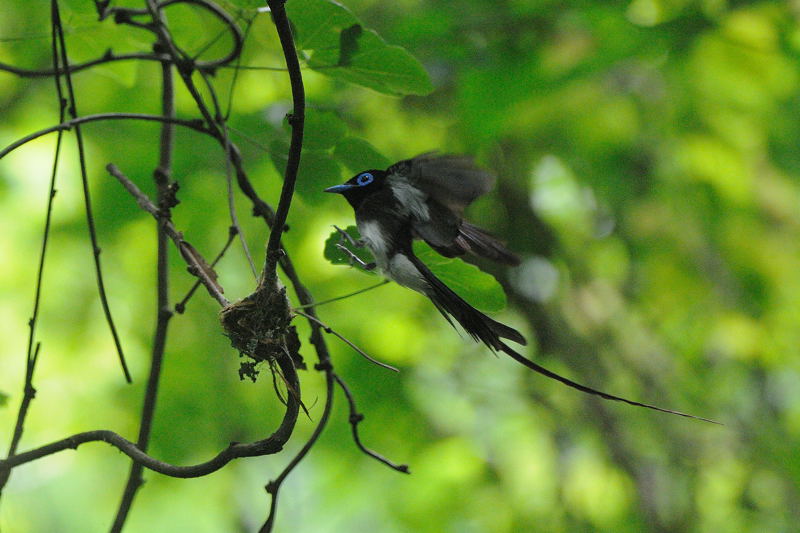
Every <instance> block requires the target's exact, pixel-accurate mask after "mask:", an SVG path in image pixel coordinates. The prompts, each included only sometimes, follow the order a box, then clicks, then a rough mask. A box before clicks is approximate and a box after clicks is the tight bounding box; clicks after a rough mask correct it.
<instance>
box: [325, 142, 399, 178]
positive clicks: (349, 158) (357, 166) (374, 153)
mask: <svg viewBox="0 0 800 533" xmlns="http://www.w3.org/2000/svg"><path fill="white" fill-rule="evenodd" d="M333 156H334V157H335V158H336V160H337V161H339V163H341V164H342V165H344V166H345V167H346V168H347V170H349V171H350V172H352V173H356V172H360V171H362V170H368V169H371V168H378V169H384V168H387V167H388V166H389V165H391V161H389V159H387V158H386V157H385V156H384V155H383V154H381V153H380V152H379V151H378V150H377V149H376V148H375V147H374V146H372V145H371V144H370V143H369V142H367V141H365V140H364V139H361V138H360V137H345V138H344V139H342V140H340V141H339V142H338V143H336V147H335V148H334V149H333Z"/></svg>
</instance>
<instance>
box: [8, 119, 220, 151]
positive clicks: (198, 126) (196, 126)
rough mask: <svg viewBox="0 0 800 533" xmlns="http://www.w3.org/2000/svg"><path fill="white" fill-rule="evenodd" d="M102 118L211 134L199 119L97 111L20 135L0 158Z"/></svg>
mask: <svg viewBox="0 0 800 533" xmlns="http://www.w3.org/2000/svg"><path fill="white" fill-rule="evenodd" d="M102 120H146V121H151V122H170V123H172V124H178V125H179V126H185V127H187V128H190V129H193V130H195V131H199V132H201V133H207V134H213V133H212V132H211V131H210V130H208V129H207V128H205V127H203V122H202V121H200V120H196V119H195V120H186V119H180V118H173V119H170V118H166V117H162V116H160V115H148V114H145V113H98V114H96V115H85V116H82V117H75V118H73V119H72V120H68V121H66V122H62V123H61V124H57V125H55V126H50V127H49V128H44V129H41V130H39V131H35V132H33V133H31V134H28V135H26V136H25V137H22V138H21V139H18V140H16V141H14V142H13V143H11V144H9V145H8V146H6V147H5V148H3V149H2V150H0V159H2V158H4V157H5V156H7V155H8V154H9V153H11V152H13V151H14V150H16V149H17V148H19V147H20V146H22V145H24V144H27V143H29V142H31V141H33V140H35V139H38V138H39V137H42V136H44V135H47V134H48V133H54V132H57V131H66V130H71V129H72V128H74V127H77V126H79V125H80V124H86V123H88V122H98V121H102Z"/></svg>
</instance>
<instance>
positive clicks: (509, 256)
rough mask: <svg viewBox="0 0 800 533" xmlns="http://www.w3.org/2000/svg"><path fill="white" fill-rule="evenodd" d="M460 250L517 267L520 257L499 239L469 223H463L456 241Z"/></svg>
mask: <svg viewBox="0 0 800 533" xmlns="http://www.w3.org/2000/svg"><path fill="white" fill-rule="evenodd" d="M455 242H456V244H458V246H459V248H461V249H463V250H465V251H468V252H471V253H473V254H475V255H478V256H480V257H485V258H487V259H491V260H492V261H496V262H498V263H503V264H506V265H511V266H517V265H519V264H520V259H519V257H518V256H517V255H516V254H515V253H514V252H512V251H511V250H509V249H508V248H506V247H505V245H503V243H502V242H500V241H499V240H498V239H497V237H495V236H494V235H492V234H490V233H489V232H487V231H486V230H484V229H482V228H479V227H478V226H476V225H474V224H470V223H469V222H466V221H464V222H462V223H461V227H460V228H459V233H458V236H457V237H456V239H455Z"/></svg>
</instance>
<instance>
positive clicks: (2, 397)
mask: <svg viewBox="0 0 800 533" xmlns="http://www.w3.org/2000/svg"><path fill="white" fill-rule="evenodd" d="M7 403H8V394H6V393H5V392H2V391H0V407H5V406H6V404H7Z"/></svg>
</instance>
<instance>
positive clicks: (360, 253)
mask: <svg viewBox="0 0 800 533" xmlns="http://www.w3.org/2000/svg"><path fill="white" fill-rule="evenodd" d="M343 230H344V231H346V232H347V234H348V235H350V237H351V238H352V240H353V241H358V240H359V239H360V238H361V235H359V233H358V228H356V227H355V226H347V227H346V228H343ZM338 245H341V246H345V247H347V249H348V250H350V251H351V252H353V254H355V255H356V256H357V257H358V258H359V259H360V260H362V261H363V262H364V263H367V264H369V263H372V262H374V261H375V259H374V258H373V257H372V254H371V253H369V250H368V249H367V248H366V247H364V246H361V247H358V246H354V245H353V244H351V243H350V241H349V240H348V239H347V238H346V237H345V236H344V235H342V234H341V233H339V232H338V231H336V230H334V231H333V232H331V235H330V237H328V239H327V240H326V241H325V251H324V255H325V259H327V260H328V261H330V262H331V263H333V264H334V265H353V264H354V263H355V261H354V260H353V259H352V257H351V256H350V255H349V254H347V252H345V251H343V250H342V249H341V248H339V246H338ZM356 269H357V270H359V271H360V272H364V273H365V274H370V275H373V274H375V273H376V271H375V270H372V271H369V270H364V269H363V268H359V267H357V266H356Z"/></svg>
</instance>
